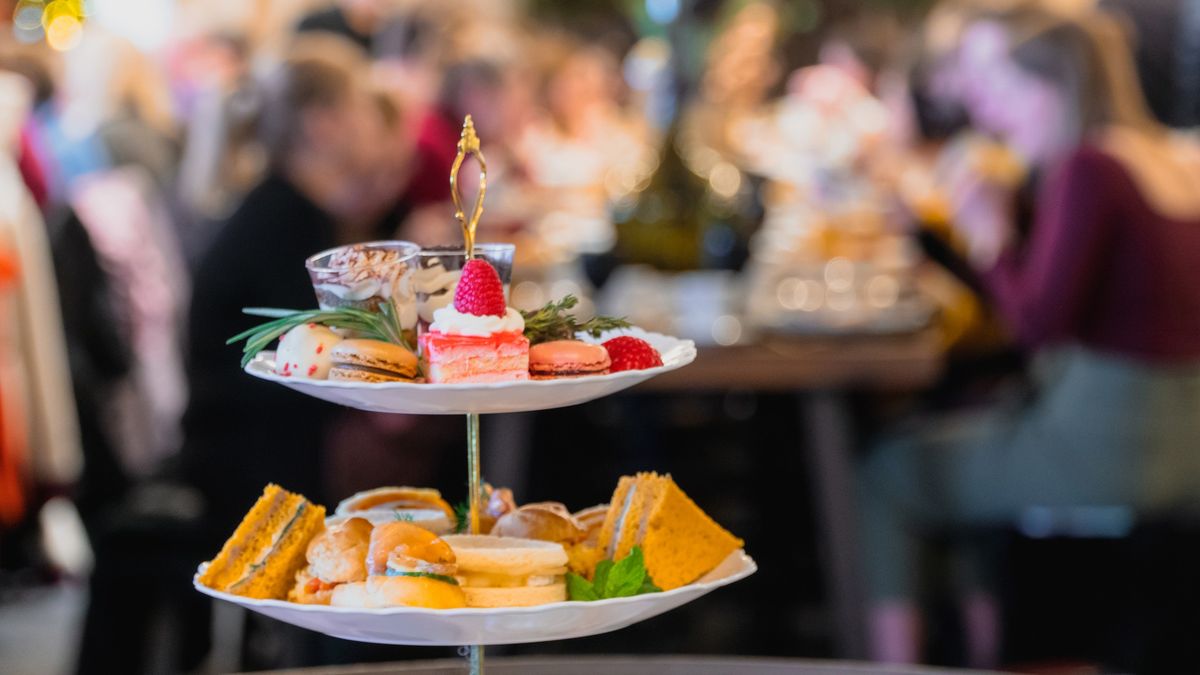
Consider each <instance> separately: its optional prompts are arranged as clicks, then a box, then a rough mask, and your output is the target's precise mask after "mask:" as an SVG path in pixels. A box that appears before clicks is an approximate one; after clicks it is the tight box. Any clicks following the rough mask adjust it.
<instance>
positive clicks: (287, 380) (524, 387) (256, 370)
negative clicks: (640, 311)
mask: <svg viewBox="0 0 1200 675" xmlns="http://www.w3.org/2000/svg"><path fill="white" fill-rule="evenodd" d="M616 335H633V336H635V337H640V338H642V339H644V340H646V341H647V342H649V343H650V344H651V345H653V346H654V348H655V349H657V350H658V351H659V353H660V354H662V360H663V365H662V366H661V367H659V368H650V369H648V370H627V371H624V372H620V373H613V374H611V375H591V376H587V377H576V378H563V379H557V380H536V381H535V380H527V381H521V382H498V383H494V384H415V383H406V382H390V383H381V384H371V383H359V382H342V381H334V380H310V379H306V378H297V377H282V376H279V375H276V374H275V352H269V351H264V352H260V353H259V354H258V356H257V357H256V358H255V359H254V360H253V361H251V362H250V363H249V364H248V365H247V366H246V372H247V373H250V374H251V375H253V376H255V377H258V378H262V379H264V380H271V381H272V382H278V383H280V384H282V385H284V386H286V387H291V388H292V389H295V390H296V391H299V392H302V393H305V394H308V395H309V396H315V397H317V398H320V399H324V400H326V401H329V402H331V403H338V404H340V405H344V406H349V407H351V408H358V409H360V410H371V411H374V412H387V413H407V414H410V415H462V414H466V413H481V414H483V413H514V412H527V411H531V410H547V409H550V408H564V407H566V406H570V405H577V404H579V403H586V402H587V401H591V400H592V399H597V398H601V397H603V396H608V395H609V394H615V393H616V392H618V391H621V390H622V389H627V388H629V387H632V386H633V385H635V384H638V383H641V382H645V381H646V380H648V379H650V378H652V377H654V376H655V375H660V374H662V373H665V372H668V371H671V370H675V369H676V368H682V367H683V366H686V365H687V364H689V363H691V362H692V361H693V360H694V359H695V358H696V345H695V344H693V343H692V341H691V340H681V339H679V338H674V337H670V336H667V335H660V334H658V333H649V332H646V331H644V330H642V329H640V328H629V329H624V330H617V331H611V332H609V333H606V334H605V335H603V336H602V337H601V338H600V340H592V339H590V338H588V341H589V342H598V341H603V340H607V339H608V338H611V337H614V336H616Z"/></svg>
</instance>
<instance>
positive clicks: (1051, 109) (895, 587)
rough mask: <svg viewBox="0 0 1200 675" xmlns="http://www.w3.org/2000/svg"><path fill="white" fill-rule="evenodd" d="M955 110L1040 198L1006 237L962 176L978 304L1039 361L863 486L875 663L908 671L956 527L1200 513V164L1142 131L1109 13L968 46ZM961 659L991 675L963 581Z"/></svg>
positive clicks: (980, 619) (1132, 80)
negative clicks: (999, 401)
mask: <svg viewBox="0 0 1200 675" xmlns="http://www.w3.org/2000/svg"><path fill="white" fill-rule="evenodd" d="M960 51H961V52H962V53H961V54H960V64H961V65H960V67H963V68H965V69H966V70H967V74H968V75H969V77H968V78H967V81H968V82H969V86H968V87H967V89H966V92H965V104H966V106H967V109H968V111H969V112H970V113H971V117H972V120H973V122H974V124H975V125H976V126H977V127H978V128H979V129H980V130H981V131H983V132H985V133H989V134H991V135H993V136H995V137H997V138H999V139H1000V140H1002V141H1003V142H1004V143H1005V144H1006V145H1007V146H1008V147H1009V148H1010V149H1011V150H1012V151H1014V152H1015V153H1016V154H1017V155H1018V156H1020V157H1021V159H1022V160H1023V161H1024V163H1025V164H1026V166H1027V167H1028V169H1029V170H1030V171H1033V172H1036V174H1037V175H1039V176H1042V177H1044V178H1043V179H1042V180H1041V182H1040V184H1039V187H1038V190H1039V192H1038V198H1037V203H1036V211H1035V214H1034V221H1033V226H1032V229H1031V231H1030V233H1029V234H1028V236H1027V237H1025V238H1021V237H1019V236H1018V235H1017V229H1016V227H1015V224H1014V217H1013V213H1012V209H1011V208H1010V205H1011V204H1012V203H1013V198H1012V197H1013V195H1012V194H1011V191H1009V190H1007V189H1005V188H1004V187H1002V186H998V185H996V184H994V183H993V182H991V181H989V179H988V178H986V177H985V176H984V175H982V173H981V172H980V171H979V170H978V169H977V168H972V167H964V170H963V171H962V172H961V175H959V176H958V177H957V179H956V180H955V181H954V182H953V183H954V185H953V188H952V202H953V203H954V207H955V208H954V212H955V215H954V224H955V226H956V228H957V229H958V231H959V233H960V234H961V235H962V238H963V239H964V241H965V242H966V243H967V247H968V252H969V257H970V260H971V262H972V264H973V265H974V266H975V267H976V268H977V269H978V270H979V272H980V274H981V276H982V278H983V280H984V286H985V287H986V289H987V291H988V293H989V294H990V296H991V298H992V299H993V300H994V302H995V305H996V307H997V308H998V311H999V312H1000V314H1001V316H1003V317H1004V318H1005V319H1006V322H1007V324H1008V325H1009V327H1010V329H1011V330H1012V332H1013V333H1014V335H1015V336H1016V337H1017V339H1018V340H1019V341H1020V343H1021V344H1022V345H1023V346H1024V347H1025V348H1026V349H1027V350H1028V351H1029V352H1030V354H1031V356H1032V357H1033V359H1034V364H1035V365H1034V367H1033V372H1032V378H1033V380H1034V391H1033V393H1032V395H1031V396H1028V397H1025V398H1024V399H1022V400H1021V401H1019V402H1013V404H1012V405H1003V406H995V407H993V408H992V409H989V410H984V411H976V412H973V413H971V414H962V415H957V416H956V417H955V418H953V419H940V420H937V421H936V423H932V424H929V423H927V424H926V425H924V426H923V427H922V428H921V429H920V430H918V431H917V432H916V433H913V434H909V435H907V436H904V437H901V438H894V439H892V440H891V441H889V442H887V443H885V444H882V445H881V447H878V448H876V449H875V451H874V452H872V453H871V455H870V456H869V457H868V458H867V460H866V462H865V465H864V466H863V470H862V472H861V474H860V486H859V498H860V500H861V502H862V509H863V514H862V516H863V536H864V540H863V543H864V547H865V552H866V554H867V555H866V560H867V573H868V581H869V584H870V592H871V609H870V615H869V629H870V640H871V649H872V655H873V656H874V657H875V658H877V659H881V660H888V661H915V660H917V659H918V658H919V657H920V648H921V645H920V638H921V614H920V611H919V609H918V606H917V601H916V598H917V597H918V591H919V587H918V584H917V580H916V576H917V571H918V557H919V554H920V553H921V552H922V551H923V550H924V548H925V547H926V545H927V544H928V543H930V542H931V541H933V540H934V539H935V538H937V537H944V536H945V535H946V534H948V533H950V532H951V531H956V530H959V529H961V528H962V527H964V526H976V525H1007V526H1012V525H1013V524H1015V523H1017V522H1018V520H1019V519H1020V518H1021V516H1022V515H1023V514H1025V513H1027V510H1028V509H1030V508H1032V507H1049V508H1051V509H1053V508H1056V507H1080V506H1105V507H1107V506H1116V507H1125V508H1129V509H1133V510H1135V512H1137V513H1139V514H1145V513H1161V512H1164V511H1174V510H1181V509H1186V508H1189V507H1194V506H1195V505H1196V502H1197V500H1198V499H1200V453H1196V452H1195V442H1196V439H1200V415H1197V414H1196V413H1197V411H1200V190H1197V189H1196V187H1197V186H1200V150H1198V149H1197V148H1196V147H1195V146H1193V145H1192V144H1191V143H1188V142H1185V141H1182V140H1180V139H1178V138H1176V137H1174V136H1172V135H1171V134H1170V133H1169V132H1168V131H1167V130H1166V129H1165V128H1163V127H1161V126H1159V125H1158V123H1157V122H1155V121H1153V119H1152V117H1151V115H1150V114H1149V112H1148V111H1147V108H1146V105H1145V102H1144V98H1143V96H1142V93H1141V90H1140V88H1139V85H1138V82H1137V76H1136V74H1135V70H1134V67H1133V61H1132V58H1131V56H1130V52H1129V47H1128V44H1127V43H1126V41H1125V39H1124V36H1123V35H1122V33H1121V32H1120V29H1119V27H1118V26H1117V25H1116V24H1115V23H1114V22H1113V21H1112V20H1111V19H1109V18H1108V17H1107V16H1105V15H1102V14H1087V15H1084V16H1081V17H1079V18H1078V19H1076V20H1068V19H1064V18H1062V17H1059V16H1055V15H1051V14H1047V13H1045V12H1043V11H1039V10H1033V9H1020V10H1016V11H1014V12H1011V13H1009V14H1005V15H997V16H992V17H986V18H981V19H977V20H976V21H974V22H972V23H971V24H970V26H969V27H968V28H967V30H966V31H965V32H964V34H963V41H962V45H961V47H960ZM967 586H968V588H966V589H965V591H966V592H965V593H963V594H962V595H961V597H962V598H963V606H962V609H963V619H964V622H965V629H966V635H967V649H968V658H969V659H970V660H971V661H972V662H973V665H994V663H995V661H996V657H997V656H998V653H999V635H998V626H999V617H998V612H997V609H996V605H995V603H994V602H993V601H992V599H991V595H990V594H989V593H988V592H986V590H983V588H982V586H983V585H982V584H980V583H978V581H975V582H970V581H969V582H967Z"/></svg>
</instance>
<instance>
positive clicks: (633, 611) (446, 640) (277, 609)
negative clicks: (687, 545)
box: [192, 550, 758, 647]
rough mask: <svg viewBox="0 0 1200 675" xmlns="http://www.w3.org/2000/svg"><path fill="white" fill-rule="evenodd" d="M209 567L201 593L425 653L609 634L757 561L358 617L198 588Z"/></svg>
mask: <svg viewBox="0 0 1200 675" xmlns="http://www.w3.org/2000/svg"><path fill="white" fill-rule="evenodd" d="M207 564H208V563H204V564H203V565H201V566H200V569H199V570H198V571H197V572H196V576H195V577H194V578H193V579H192V585H193V586H195V587H196V590H198V591H200V592H201V593H204V594H205V595H210V596H212V597H214V598H217V599H219V600H226V601H228V602H232V603H234V604H237V605H241V606H242V607H245V608H246V609H249V610H251V611H255V612H259V613H261V614H265V615H267V616H269V617H272V618H274V619H278V620H280V621H283V622H284V623H290V624H292V625H294V626H300V627H301V628H307V629H309V630H314V631H317V632H318V633H324V634H326V635H332V636H333V637H337V638H342V639H345V640H357V641H359V642H376V643H381V644H397V645H423V646H427V647H434V646H447V645H466V644H477V645H506V644H518V643H525V642H547V641H549V640H567V639H570V638H578V637H585V636H588V635H598V634H600V633H607V632H609V631H614V630H618V629H621V628H624V627H626V626H629V625H631V624H635V623H637V622H639V621H645V620H646V619H649V618H651V617H654V616H658V615H659V614H662V613H663V612H667V611H669V610H672V609H675V608H676V607H679V606H680V605H684V604H687V603H689V602H691V601H693V600H695V599H697V598H699V597H700V596H702V595H705V594H707V593H709V592H711V591H713V590H715V589H718V588H720V587H722V586H727V585H729V584H732V583H733V582H735V581H739V580H741V579H745V578H746V577H748V576H750V575H751V574H754V572H756V571H757V570H758V565H756V564H755V562H754V560H753V559H751V558H750V556H748V555H746V552H745V551H741V550H738V551H734V552H733V553H731V554H730V555H729V557H728V558H726V559H725V560H724V562H722V563H721V564H720V565H718V566H717V567H716V569H714V570H713V571H711V572H709V573H708V574H706V575H704V577H702V578H701V579H700V580H699V581H697V582H696V583H693V584H688V585H687V586H683V587H680V588H676V589H674V590H670V591H665V592H663V593H648V594H646V595H635V596H633V597H630V598H615V599H613V600H598V601H596V602H555V603H551V604H548V605H538V606H536V607H500V608H496V609H470V608H468V609H425V608H422V607H388V608H385V609H352V608H348V607H330V606H327V605H300V604H296V603H292V602H286V601H284V600H252V599H250V598H243V597H240V596H237V595H230V594H229V593H222V592H220V591H215V590H213V589H211V588H209V587H208V586H205V585H203V584H201V583H200V581H199V578H200V573H201V572H203V571H204V567H205V565H207Z"/></svg>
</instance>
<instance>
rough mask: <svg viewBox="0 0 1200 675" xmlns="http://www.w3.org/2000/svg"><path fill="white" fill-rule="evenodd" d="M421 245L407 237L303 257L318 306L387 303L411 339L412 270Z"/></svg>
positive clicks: (374, 307)
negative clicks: (408, 239) (305, 258)
mask: <svg viewBox="0 0 1200 675" xmlns="http://www.w3.org/2000/svg"><path fill="white" fill-rule="evenodd" d="M420 251H421V247H420V246H418V245H417V244H414V243H412V242H409V241H370V242H364V243H361V244H350V245H348V246H338V247H336V248H331V249H327V250H324V251H321V252H320V253H317V254H315V255H313V256H311V257H309V258H308V260H305V261H304V266H305V268H306V269H308V275H309V278H310V279H311V280H312V285H313V292H314V293H315V294H316V296H317V304H318V305H320V307H321V309H325V310H332V309H345V308H353V309H361V310H365V311H369V312H382V311H384V306H390V309H391V311H392V312H393V315H394V316H395V317H396V320H397V321H398V322H399V323H400V327H401V329H402V330H403V331H404V333H405V337H406V338H407V339H408V340H409V341H410V343H415V342H416V328H417V300H416V296H415V295H414V293H413V284H412V281H413V272H414V270H415V268H416V258H417V255H418V254H419V253H420Z"/></svg>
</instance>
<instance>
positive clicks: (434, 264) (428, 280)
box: [412, 244, 516, 334]
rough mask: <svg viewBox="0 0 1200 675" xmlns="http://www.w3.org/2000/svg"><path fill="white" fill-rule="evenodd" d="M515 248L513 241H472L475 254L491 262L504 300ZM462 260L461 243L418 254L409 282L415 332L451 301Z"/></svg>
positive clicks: (421, 331)
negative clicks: (413, 296)
mask: <svg viewBox="0 0 1200 675" xmlns="http://www.w3.org/2000/svg"><path fill="white" fill-rule="evenodd" d="M515 250H516V246H515V245H513V244H475V256H476V257H477V258H482V259H484V260H486V261H488V262H489V263H491V265H492V267H494V268H496V273H497V274H499V275H500V282H501V283H502V284H504V301H505V302H508V289H509V285H510V282H511V280H512V264H513V252H514V251H515ZM466 262H467V252H466V249H464V248H463V247H462V246H430V247H426V248H424V249H422V250H421V252H420V253H419V254H418V256H417V265H416V267H417V269H416V272H415V273H414V274H413V284H412V285H413V289H414V290H415V291H416V298H417V317H418V319H419V321H418V323H417V332H418V334H423V333H424V332H425V331H426V330H428V328H429V324H431V323H433V313H434V312H435V311H436V310H438V309H441V308H442V307H445V306H446V305H449V304H450V303H451V302H453V301H454V289H455V287H456V286H457V285H458V277H459V275H460V274H461V273H462V268H463V265H465V264H466Z"/></svg>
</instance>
